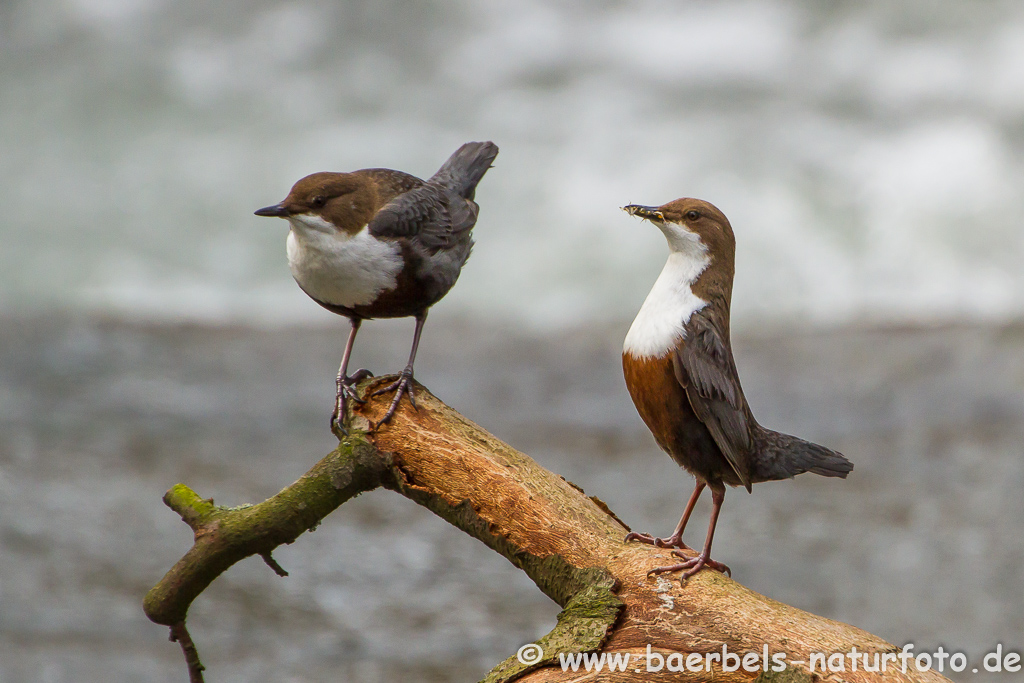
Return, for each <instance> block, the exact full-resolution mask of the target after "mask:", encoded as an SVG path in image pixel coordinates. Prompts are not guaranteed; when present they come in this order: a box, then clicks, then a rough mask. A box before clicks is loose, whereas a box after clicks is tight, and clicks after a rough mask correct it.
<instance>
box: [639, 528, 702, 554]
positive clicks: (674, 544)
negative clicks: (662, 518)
mask: <svg viewBox="0 0 1024 683" xmlns="http://www.w3.org/2000/svg"><path fill="white" fill-rule="evenodd" d="M630 541H640V542H641V543H646V544H647V545H653V546H654V547H656V548H679V549H680V550H693V548H691V547H690V546H688V545H686V544H685V543H683V537H682V535H681V534H680V535H679V536H669V537H668V538H658V537H657V536H652V535H651V534H641V533H637V532H636V531H631V532H629V533H628V534H626V537H625V538H624V539H622V542H623V543H629V542H630Z"/></svg>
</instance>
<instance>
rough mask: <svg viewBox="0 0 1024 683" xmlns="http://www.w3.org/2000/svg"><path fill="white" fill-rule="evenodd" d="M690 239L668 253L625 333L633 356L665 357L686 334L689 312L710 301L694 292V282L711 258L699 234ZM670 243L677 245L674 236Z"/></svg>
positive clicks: (692, 312) (702, 306) (629, 352)
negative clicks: (681, 246) (679, 247)
mask: <svg viewBox="0 0 1024 683" xmlns="http://www.w3.org/2000/svg"><path fill="white" fill-rule="evenodd" d="M659 227H660V226H659ZM694 237H695V238H696V235H694ZM688 242H689V243H688V244H686V245H685V248H683V249H681V250H679V251H676V250H675V249H673V251H672V253H670V254H669V256H668V261H666V262H665V267H664V268H662V270H661V275H659V276H658V279H657V281H656V282H655V283H654V287H652V288H651V292H650V294H648V295H647V298H646V299H645V300H644V305H643V306H641V307H640V312H639V313H637V314H636V318H635V319H634V320H633V324H632V325H631V326H630V328H629V332H627V333H626V340H625V342H624V343H623V346H622V350H623V352H625V353H628V354H630V355H631V356H633V357H634V358H637V359H640V360H643V359H650V358H661V357H663V356H664V355H665V354H666V353H668V352H669V350H671V349H672V348H674V347H675V346H676V344H678V343H679V340H681V339H682V338H683V337H685V336H686V329H685V326H686V323H687V322H689V320H690V316H691V315H693V314H694V313H696V312H697V311H699V310H700V309H702V308H704V307H705V306H707V305H708V302H707V301H704V300H703V299H701V298H700V297H698V296H697V295H696V294H694V293H693V290H692V289H691V286H692V285H693V283H694V282H696V281H697V278H698V277H700V274H701V273H703V272H704V269H705V268H707V267H708V264H710V263H711V258H710V257H709V256H708V253H707V251H708V250H707V247H705V246H704V244H703V243H702V242H701V241H700V239H699V238H697V239H695V240H688ZM669 244H670V246H673V247H675V246H676V245H674V244H672V240H671V238H670V239H669Z"/></svg>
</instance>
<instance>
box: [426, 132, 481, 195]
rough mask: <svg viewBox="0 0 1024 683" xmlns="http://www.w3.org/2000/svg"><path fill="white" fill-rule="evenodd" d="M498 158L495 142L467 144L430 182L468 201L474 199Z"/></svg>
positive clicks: (460, 148)
mask: <svg viewBox="0 0 1024 683" xmlns="http://www.w3.org/2000/svg"><path fill="white" fill-rule="evenodd" d="M496 156H498V146H497V145H496V144H494V143H493V142H467V143H466V144H464V145H463V146H462V147H459V148H458V149H457V150H455V154H452V155H451V156H450V157H449V158H448V161H446V162H444V165H443V166H441V168H440V169H438V171H437V173H435V174H434V176H433V177H432V178H431V179H430V182H432V183H437V184H438V185H442V186H444V187H447V188H448V189H450V190H453V191H454V192H457V193H459V195H461V196H462V197H465V198H466V199H473V194H474V192H475V191H476V185H477V183H479V182H480V179H481V178H483V177H484V173H487V169H489V168H490V167H491V162H492V161H494V157H496Z"/></svg>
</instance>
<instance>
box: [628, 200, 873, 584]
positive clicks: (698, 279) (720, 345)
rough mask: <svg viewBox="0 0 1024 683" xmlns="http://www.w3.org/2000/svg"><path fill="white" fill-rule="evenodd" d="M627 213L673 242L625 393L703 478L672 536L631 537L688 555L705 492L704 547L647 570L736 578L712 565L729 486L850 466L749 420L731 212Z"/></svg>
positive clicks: (634, 338) (687, 204)
mask: <svg viewBox="0 0 1024 683" xmlns="http://www.w3.org/2000/svg"><path fill="white" fill-rule="evenodd" d="M623 210H624V211H626V212H627V213H629V214H630V215H633V216H640V217H641V218H645V219H647V220H649V221H651V222H652V223H654V224H655V225H656V226H657V227H658V228H659V229H660V230H661V231H662V232H663V233H664V234H665V238H666V239H667V240H668V246H669V256H668V262H667V263H665V268H664V269H663V270H662V271H661V275H659V276H658V280H657V281H656V282H655V283H654V287H653V288H652V289H651V292H650V294H648V295H647V299H646V300H645V301H644V303H643V306H641V307H640V312H639V313H637V316H636V319H635V320H634V321H633V324H632V326H630V328H629V332H628V333H627V334H626V340H625V343H624V344H623V349H622V370H623V374H624V375H625V378H626V387H627V388H628V389H629V395H630V396H631V397H632V399H633V404H634V405H635V406H636V409H637V412H639V413H640V417H641V418H643V421H644V423H645V424H646V425H647V427H648V428H649V429H650V430H651V432H652V433H653V434H654V440H655V441H656V442H657V443H658V445H659V446H661V448H662V450H664V451H665V452H666V453H668V454H669V455H670V456H671V457H672V459H673V460H675V461H676V462H677V463H678V464H679V465H680V466H681V467H683V468H684V469H685V470H686V471H688V472H689V473H690V474H692V475H693V476H694V478H695V479H696V486H695V488H694V489H693V494H692V495H691V496H690V500H689V502H688V503H687V504H686V510H685V511H684V512H683V516H682V519H680V520H679V524H678V525H677V526H676V529H675V531H674V532H673V533H672V535H671V536H669V537H668V538H655V537H654V536H651V535H649V534H638V533H630V534H629V535H627V536H626V540H627V541H631V540H637V541H642V542H644V543H650V544H652V545H656V546H659V547H666V548H680V549H687V550H688V549H689V548H688V547H687V546H686V545H685V544H683V542H682V537H683V530H684V529H685V528H686V523H687V521H688V520H689V519H690V513H691V512H693V506H694V505H695V504H696V503H697V499H698V498H699V497H700V494H701V492H702V491H703V490H704V487H708V488H710V489H711V501H712V505H713V507H712V510H711V521H710V524H709V525H708V534H707V537H706V539H705V541H704V549H703V550H702V551H701V552H700V553H699V554H698V555H697V556H696V557H693V558H689V559H687V556H686V555H683V554H682V553H681V552H679V551H678V550H674V551H673V554H675V555H677V556H678V557H681V558H684V559H685V561H684V562H681V563H679V564H673V565H669V566H666V567H658V568H656V569H653V570H651V572H650V573H653V574H660V573H663V572H671V571H680V570H682V571H684V574H683V576H682V580H683V581H685V580H686V579H687V578H689V577H690V576H693V575H694V574H696V573H697V572H698V571H700V570H701V569H702V568H703V567H705V566H707V567H711V568H713V569H716V570H718V571H721V572H729V568H728V567H727V566H725V565H724V564H722V563H721V562H715V561H714V560H712V559H711V541H712V539H713V537H714V535H715V525H716V523H717V522H718V514H719V512H720V511H721V509H722V502H723V501H724V500H725V484H728V485H730V486H744V487H745V488H746V489H747V491H748V492H749V491H750V485H751V484H754V483H757V482H762V481H773V480H776V479H787V478H790V477H793V476H796V475H797V474H801V473H803V472H814V473H815V474H821V475H824V476H826V477H846V475H847V474H848V473H849V472H850V471H851V470H852V469H853V464H852V463H850V461H849V460H847V459H846V458H844V457H843V456H842V455H840V454H839V453H836V452H835V451H830V450H829V449H827V448H824V447H823V446H819V445H817V444H813V443H810V442H808V441H804V440H802V439H798V438H796V437H794V436H789V435H788V434H780V433H779V432H773V431H772V430H770V429H765V428H764V427H762V426H761V425H759V424H758V423H757V421H756V420H755V419H754V416H753V415H752V414H751V412H750V407H749V406H748V405H747V400H746V398H744V396H743V389H742V388H741V387H740V380H739V376H738V375H737V372H736V363H735V361H734V360H733V356H732V347H731V346H730V344H729V306H730V302H731V299H732V280H733V273H734V263H735V255H736V239H735V237H734V236H733V232H732V226H730V225H729V220H728V219H727V218H726V217H725V215H723V214H722V212H721V211H719V210H718V209H717V208H715V207H714V206H712V205H711V204H709V203H708V202H705V201H701V200H699V199H677V200H675V201H673V202H669V203H668V204H665V205H663V206H659V207H651V206H638V205H636V204H630V205H629V206H624V207H623ZM730 573H731V572H730Z"/></svg>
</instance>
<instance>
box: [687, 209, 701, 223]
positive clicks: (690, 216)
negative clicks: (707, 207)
mask: <svg viewBox="0 0 1024 683" xmlns="http://www.w3.org/2000/svg"><path fill="white" fill-rule="evenodd" d="M698 218H700V211H694V210H693V209H690V210H689V211H687V212H686V220H688V221H695V220H697V219H698Z"/></svg>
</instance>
